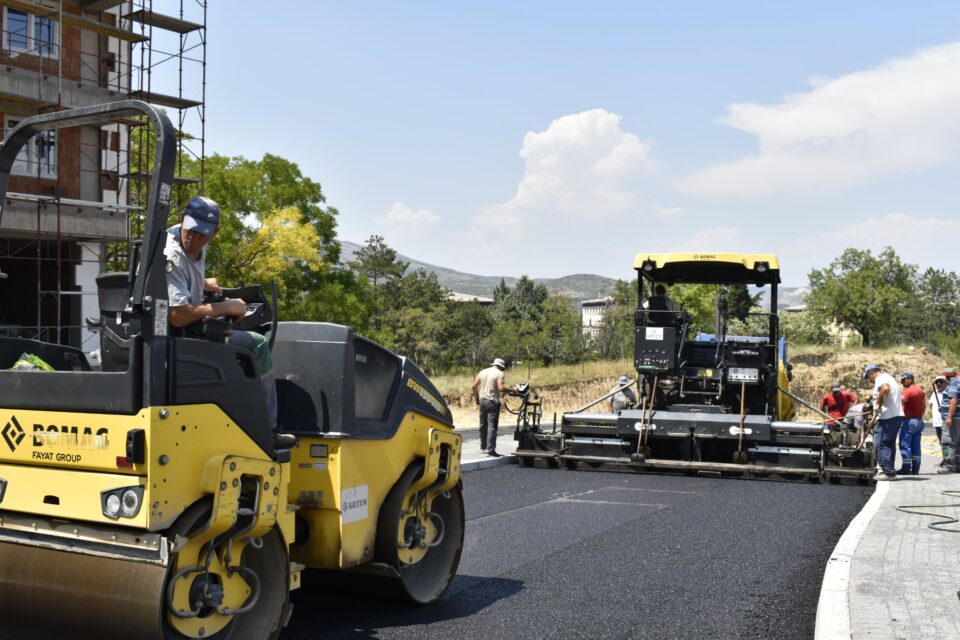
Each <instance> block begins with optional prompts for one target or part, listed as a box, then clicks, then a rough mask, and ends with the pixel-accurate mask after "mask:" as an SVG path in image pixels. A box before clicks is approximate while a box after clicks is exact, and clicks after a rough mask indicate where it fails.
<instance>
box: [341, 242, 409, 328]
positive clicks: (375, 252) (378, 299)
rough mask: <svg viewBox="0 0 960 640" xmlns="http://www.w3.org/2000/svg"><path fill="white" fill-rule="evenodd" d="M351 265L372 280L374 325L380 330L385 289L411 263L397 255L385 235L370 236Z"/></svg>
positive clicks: (399, 276)
mask: <svg viewBox="0 0 960 640" xmlns="http://www.w3.org/2000/svg"><path fill="white" fill-rule="evenodd" d="M350 266H351V267H352V268H353V269H354V270H355V271H356V272H357V273H359V274H360V275H361V276H363V277H364V278H366V279H367V280H368V281H369V282H370V286H371V289H370V291H371V298H372V305H371V306H372V309H371V312H372V315H373V322H372V326H373V328H374V330H376V331H379V330H380V329H381V328H382V327H383V326H384V323H383V318H382V312H383V311H384V309H385V303H384V300H383V292H384V289H385V288H387V287H390V286H391V285H392V284H393V283H394V282H396V281H397V280H399V279H400V278H402V277H403V274H404V272H406V270H407V267H408V266H410V265H409V263H407V262H404V261H403V260H400V259H399V258H398V257H397V252H396V250H395V249H393V248H391V247H390V246H389V245H387V243H386V242H385V241H384V239H383V236H376V235H374V236H370V237H369V238H368V239H367V242H366V244H365V245H364V246H363V247H361V248H360V249H358V250H357V252H356V254H354V259H353V260H351V261H350Z"/></svg>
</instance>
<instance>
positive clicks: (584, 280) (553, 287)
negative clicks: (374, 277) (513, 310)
mask: <svg viewBox="0 0 960 640" xmlns="http://www.w3.org/2000/svg"><path fill="white" fill-rule="evenodd" d="M340 245H341V247H342V251H341V256H340V261H341V262H343V263H347V262H349V261H350V260H353V257H354V254H355V253H356V252H357V251H358V250H359V249H361V248H362V246H363V245H359V244H356V243H354V242H347V241H345V240H341V241H340ZM397 257H398V258H400V259H401V260H403V261H404V262H409V263H410V267H409V269H410V270H416V269H425V270H427V271H432V272H433V273H435V274H437V280H439V281H440V284H442V285H443V286H445V287H447V288H448V289H451V290H452V291H456V292H457V293H469V294H471V295H475V296H484V297H487V298H489V297H492V296H493V288H494V287H496V286H497V283H499V282H500V278H501V277H502V278H503V280H504V281H505V282H506V283H507V284H508V285H510V286H513V285H514V284H516V282H517V280H518V279H519V278H516V277H513V276H478V275H475V274H472V273H464V272H462V271H455V270H453V269H447V268H446V267H438V266H437V265H433V264H429V263H427V262H420V261H419V260H415V259H414V258H410V257H408V256H404V255H400V254H397ZM533 281H534V282H537V283H541V284H543V285H544V286H546V287H547V291H549V292H550V293H558V294H561V295H564V296H568V297H569V298H572V299H573V300H575V301H581V300H591V299H593V298H602V297H604V296H607V295H611V294H612V293H613V284H614V282H616V281H615V280H614V279H613V278H606V277H604V276H597V275H593V274H589V273H578V274H574V275H570V276H563V277H562V278H534V279H533Z"/></svg>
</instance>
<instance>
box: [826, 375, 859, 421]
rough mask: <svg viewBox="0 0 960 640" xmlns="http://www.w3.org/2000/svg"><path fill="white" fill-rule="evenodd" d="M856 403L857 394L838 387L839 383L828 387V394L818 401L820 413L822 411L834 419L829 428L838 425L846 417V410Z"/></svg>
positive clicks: (857, 399)
mask: <svg viewBox="0 0 960 640" xmlns="http://www.w3.org/2000/svg"><path fill="white" fill-rule="evenodd" d="M858 401H859V398H857V394H855V393H854V392H852V391H847V390H846V389H844V388H843V387H841V386H840V383H839V382H834V383H833V384H832V385H830V392H829V393H827V394H826V395H824V396H823V398H822V399H821V400H820V411H823V412H824V413H826V414H827V415H829V416H830V417H831V418H836V420H835V421H832V422H831V423H830V424H831V426H837V425H839V424H840V420H842V419H843V417H844V416H845V415H847V410H848V409H849V408H850V407H851V406H852V405H855V404H856V403H857V402H858Z"/></svg>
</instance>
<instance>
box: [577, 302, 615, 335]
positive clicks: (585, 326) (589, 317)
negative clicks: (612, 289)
mask: <svg viewBox="0 0 960 640" xmlns="http://www.w3.org/2000/svg"><path fill="white" fill-rule="evenodd" d="M612 306H613V298H612V297H610V296H607V297H606V298H597V299H596V300H584V301H583V302H581V303H580V318H581V324H582V330H583V333H585V334H589V335H591V336H593V335H596V333H597V329H598V328H599V327H600V323H601V322H602V321H603V316H604V314H605V313H606V312H607V309H609V308H610V307H612Z"/></svg>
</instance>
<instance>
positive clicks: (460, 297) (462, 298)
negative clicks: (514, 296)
mask: <svg viewBox="0 0 960 640" xmlns="http://www.w3.org/2000/svg"><path fill="white" fill-rule="evenodd" d="M447 300H452V301H454V302H479V303H480V304H482V305H484V306H486V305H488V304H493V298H484V297H483V296H475V295H473V294H472V293H457V292H456V291H451V292H450V295H448V296H447Z"/></svg>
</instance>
